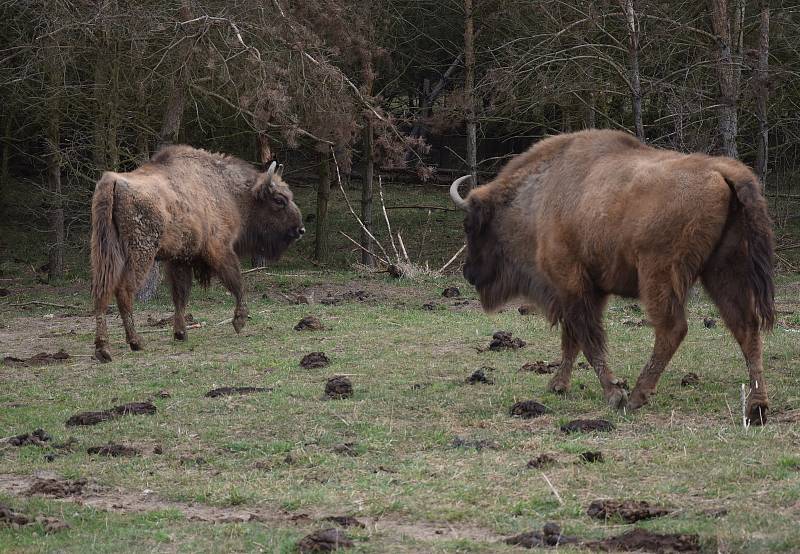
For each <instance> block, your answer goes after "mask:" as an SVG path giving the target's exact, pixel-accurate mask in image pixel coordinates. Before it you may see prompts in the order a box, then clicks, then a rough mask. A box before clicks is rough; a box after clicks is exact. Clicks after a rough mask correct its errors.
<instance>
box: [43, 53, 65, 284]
mask: <svg viewBox="0 0 800 554" xmlns="http://www.w3.org/2000/svg"><path fill="white" fill-rule="evenodd" d="M52 50H53V51H51V52H47V53H46V59H47V61H46V62H45V63H46V68H45V71H46V72H47V73H46V75H47V86H48V90H46V91H45V97H46V98H47V100H46V102H47V119H48V121H47V146H48V153H47V192H48V197H49V198H48V204H49V206H48V207H49V210H48V221H49V224H50V248H49V252H48V262H49V270H48V273H49V277H50V278H61V277H63V276H64V203H63V197H62V190H61V148H60V144H61V92H62V90H63V88H64V72H63V68H62V67H61V64H60V60H61V58H60V56H59V55H58V53H57V48H55V47H54V48H53V49H52Z"/></svg>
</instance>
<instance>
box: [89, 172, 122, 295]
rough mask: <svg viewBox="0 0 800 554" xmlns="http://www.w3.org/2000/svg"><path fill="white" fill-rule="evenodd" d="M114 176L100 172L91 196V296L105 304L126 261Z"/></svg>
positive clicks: (115, 177)
mask: <svg viewBox="0 0 800 554" xmlns="http://www.w3.org/2000/svg"><path fill="white" fill-rule="evenodd" d="M116 179H117V176H116V175H115V174H113V173H108V172H106V173H103V176H102V177H101V178H100V180H99V181H98V182H97V185H96V186H95V189H94V196H93V197H92V247H91V250H92V298H93V300H94V302H95V307H97V306H98V305H103V306H104V305H105V304H108V302H109V300H110V298H111V294H112V293H113V292H114V288H115V287H116V286H117V283H118V282H119V279H120V276H121V274H122V268H123V267H124V265H125V251H124V247H123V245H122V242H121V241H120V239H119V234H118V232H117V226H116V224H115V223H114V191H115V188H116Z"/></svg>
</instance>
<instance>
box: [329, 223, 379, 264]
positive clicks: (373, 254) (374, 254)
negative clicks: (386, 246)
mask: <svg viewBox="0 0 800 554" xmlns="http://www.w3.org/2000/svg"><path fill="white" fill-rule="evenodd" d="M339 232H340V233H341V234H342V235H344V238H346V239H347V240H349V241H350V242H352V243H353V244H355V245H356V246H357V247H359V248H360V249H361V250H363V251H364V252H366V253H367V254H370V255H371V256H375V257H376V258H378V260H380V261H381V262H383V263H384V264H386V265H391V264H389V262H387V261H386V260H384V259H383V258H381V257H380V256H378V255H377V254H376V253H375V252H370V251H369V250H367V249H366V248H364V247H363V246H361V245H360V244H358V242H356V241H355V239H352V238H350V237H349V236H348V235H347V233H345V232H344V231H339Z"/></svg>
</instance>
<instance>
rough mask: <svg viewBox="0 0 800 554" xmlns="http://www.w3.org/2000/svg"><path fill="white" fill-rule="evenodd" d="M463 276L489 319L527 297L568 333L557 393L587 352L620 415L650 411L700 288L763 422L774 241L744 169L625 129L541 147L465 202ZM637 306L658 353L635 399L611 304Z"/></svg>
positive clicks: (460, 201) (753, 411)
mask: <svg viewBox="0 0 800 554" xmlns="http://www.w3.org/2000/svg"><path fill="white" fill-rule="evenodd" d="M469 178H470V176H465V177H461V178H459V179H457V180H456V181H455V182H454V183H453V184H452V186H451V187H450V195H451V197H452V199H453V201H454V202H455V204H456V205H457V206H458V207H459V208H462V209H463V210H465V211H466V212H467V214H466V217H465V220H464V230H465V232H466V237H467V257H466V262H465V265H464V276H465V277H466V279H467V280H468V281H469V282H470V283H471V284H472V285H474V286H475V287H476V289H477V290H478V292H479V294H480V298H481V303H482V305H483V307H484V309H485V310H487V311H493V310H496V309H497V308H499V307H501V306H502V305H503V304H504V303H506V302H507V301H509V300H511V299H513V298H515V297H519V298H523V299H526V300H529V301H531V302H533V303H534V304H537V305H538V306H540V307H541V308H542V310H543V312H544V314H545V316H546V317H547V319H548V320H549V322H550V323H551V324H552V325H556V324H560V327H561V349H562V360H561V364H560V366H559V368H558V371H557V372H556V374H555V375H554V376H553V378H552V380H551V381H550V383H549V389H550V390H551V391H553V392H559V393H564V392H567V391H568V390H569V386H570V377H571V373H572V366H573V364H574V362H575V358H576V356H577V354H578V352H579V351H581V350H582V351H583V353H584V355H585V356H586V358H587V360H588V361H589V363H590V364H591V365H592V367H593V368H594V370H595V372H596V373H597V376H598V378H599V380H600V384H601V385H602V387H603V393H604V396H605V398H606V400H607V402H608V403H609V404H610V405H611V406H612V407H614V408H618V409H621V408H624V407H627V408H628V409H630V410H635V409H637V408H639V407H641V406H643V405H644V404H646V403H647V402H648V398H649V397H650V395H651V394H653V392H654V391H655V388H656V384H657V383H658V380H659V377H660V376H661V373H662V372H663V371H664V368H665V367H666V365H667V364H668V363H669V361H670V359H671V358H672V355H673V354H674V353H675V350H676V349H677V348H678V346H679V345H680V343H681V341H682V340H683V338H684V337H685V336H686V332H687V323H686V300H687V293H688V291H689V289H690V287H691V286H692V285H693V284H694V283H695V282H696V281H697V280H698V278H699V279H700V281H701V282H702V284H703V286H704V287H705V289H706V291H707V292H708V294H709V295H710V297H711V298H712V299H713V301H714V303H715V304H716V305H717V307H718V308H719V311H720V314H721V316H722V318H723V320H724V321H725V323H726V324H727V326H728V328H729V329H730V331H731V333H732V334H733V336H734V337H735V338H736V340H737V341H738V342H739V345H740V346H741V349H742V352H743V353H744V358H745V361H746V363H747V369H748V371H749V373H750V389H751V390H750V395H749V398H748V401H747V417H748V418H749V420H750V422H751V423H752V424H761V423H763V422H764V421H765V418H766V412H767V408H768V405H769V404H768V399H767V387H766V384H765V383H764V377H763V375H762V343H761V334H760V331H762V330H767V329H770V328H771V327H772V325H773V322H774V319H775V308H774V284H773V258H774V239H773V234H772V226H771V221H770V217H769V214H768V213H767V204H766V201H765V200H764V197H763V195H762V193H761V185H760V183H759V181H758V179H757V178H756V176H755V175H754V174H753V172H752V171H750V170H749V169H748V168H747V167H746V166H745V165H743V164H741V163H739V162H738V161H736V160H733V159H730V158H724V157H714V156H708V155H703V154H688V155H687V154H681V153H678V152H674V151H670V150H663V149H658V148H652V147H650V146H647V145H645V144H642V143H641V142H640V141H639V140H637V139H636V138H634V137H632V136H630V135H628V134H626V133H623V132H619V131H608V130H588V131H582V132H577V133H569V134H564V135H560V136H554V137H551V138H547V139H545V140H542V141H541V142H539V143H537V144H536V145H534V146H533V147H532V148H531V149H529V150H528V151H527V152H525V153H523V154H520V155H519V156H517V157H515V158H514V159H512V160H511V161H510V162H509V163H508V164H507V165H506V166H505V167H504V168H503V169H502V171H501V172H500V173H499V174H498V175H497V177H496V178H495V179H494V180H493V181H491V182H489V183H487V184H485V185H483V186H480V187H477V188H475V189H474V190H472V191H471V192H470V193H469V195H468V196H467V197H466V198H462V197H461V196H460V194H459V192H458V187H459V185H460V184H461V183H462V182H464V181H465V180H467V179H469ZM612 294H615V295H620V296H624V297H631V298H641V300H642V303H643V304H644V307H645V309H646V311H647V315H648V318H649V320H650V321H651V322H652V324H653V327H654V329H655V344H654V347H653V353H652V355H651V356H650V359H649V360H648V362H647V363H646V364H645V366H644V368H643V370H642V372H641V374H640V375H639V378H638V380H637V382H636V386H635V387H634V389H633V391H632V392H631V394H630V397H628V394H627V391H626V387H625V384H624V382H622V381H621V380H620V379H618V378H617V377H615V376H614V373H613V372H612V371H611V369H610V368H609V367H608V365H607V363H606V336H605V332H604V329H603V325H602V314H603V310H604V307H605V305H606V301H607V299H608V297H609V295H612Z"/></svg>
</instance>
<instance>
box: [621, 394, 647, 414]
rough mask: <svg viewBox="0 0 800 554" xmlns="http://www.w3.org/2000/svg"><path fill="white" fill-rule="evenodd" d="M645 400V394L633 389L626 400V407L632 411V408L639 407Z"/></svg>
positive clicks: (645, 402) (636, 408)
mask: <svg viewBox="0 0 800 554" xmlns="http://www.w3.org/2000/svg"><path fill="white" fill-rule="evenodd" d="M647 402H648V400H647V395H646V394H644V393H642V392H641V391H638V390H636V389H634V391H633V393H632V394H631V398H630V400H629V401H628V405H627V406H626V409H628V410H629V411H631V412H632V411H634V410H638V409H639V408H641V407H642V406H644V405H645V404H647Z"/></svg>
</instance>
